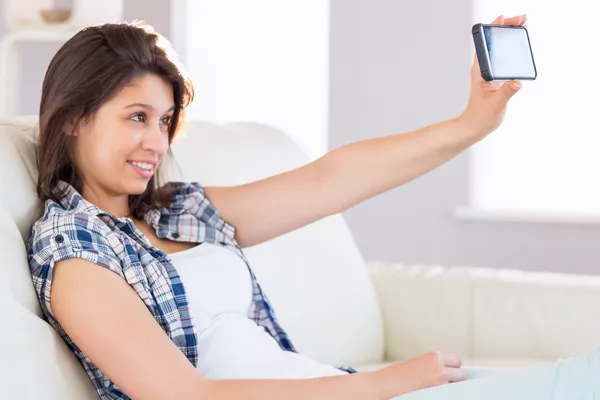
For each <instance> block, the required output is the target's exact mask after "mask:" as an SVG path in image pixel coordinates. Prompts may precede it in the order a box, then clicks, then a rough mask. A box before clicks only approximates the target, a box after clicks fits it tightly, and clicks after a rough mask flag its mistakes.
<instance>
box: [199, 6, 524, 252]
mask: <svg viewBox="0 0 600 400" xmlns="http://www.w3.org/2000/svg"><path fill="white" fill-rule="evenodd" d="M525 21H526V18H525V17H524V16H523V17H514V18H510V19H506V20H504V19H503V18H499V19H497V20H496V21H494V23H496V24H506V25H523V24H524V23H525ZM519 87H520V83H519V82H508V83H505V84H504V86H502V87H501V88H496V87H494V85H493V84H491V83H487V82H485V81H484V80H483V79H482V78H481V74H480V71H479V66H478V64H477V60H475V62H474V63H473V67H472V68H471V95H470V99H469V103H468V105H467V107H466V109H465V111H464V112H463V113H462V114H461V115H460V116H459V117H457V118H455V119H452V120H449V121H444V122H441V123H438V124H435V125H431V126H428V127H426V128H423V129H419V130H416V131H413V132H408V133H404V134H397V135H393V136H387V137H381V138H377V139H371V140H365V141H360V142H357V143H353V144H349V145H346V146H343V147H341V148H338V149H336V150H334V151H332V152H330V153H328V154H327V155H325V156H324V157H322V158H320V159H319V160H317V161H314V162H313V163H311V164H308V165H306V166H304V167H301V168H298V169H296V170H292V171H289V172H286V173H283V174H280V175H277V176H274V177H271V178H267V179H264V180H261V181H257V182H253V183H249V184H246V185H241V186H234V187H210V188H207V189H206V194H207V196H208V198H209V199H210V200H211V201H212V202H213V203H214V204H215V207H216V208H217V209H218V210H219V212H220V213H221V215H222V216H223V218H224V219H225V220H226V221H228V222H229V223H230V224H232V225H233V226H234V227H235V228H236V239H237V241H238V243H239V244H240V245H241V246H243V247H245V246H252V245H255V244H258V243H261V242H263V241H266V240H269V239H271V238H274V237H276V236H279V235H282V234H284V233H286V232H289V231H292V230H294V229H297V228H299V227H301V226H304V225H306V224H309V223H311V222H314V221H316V220H319V219H321V218H323V217H326V216H328V215H331V214H334V213H338V212H342V211H344V210H346V209H347V208H349V207H351V206H353V205H355V204H357V203H359V202H361V201H364V200H366V199H368V198H371V197H373V196H376V195H378V194H380V193H382V192H385V191H387V190H390V189H392V188H395V187H397V186H400V185H402V184H404V183H406V182H408V181H410V180H412V179H415V178H417V177H419V176H421V175H423V174H425V173H427V172H429V171H431V170H432V169H434V168H436V167H438V166H440V165H442V164H443V163H445V162H447V161H448V160H450V159H451V158H453V157H455V156H456V155H458V154H459V153H460V152H462V151H463V150H465V149H467V148H468V147H469V146H471V145H472V144H474V143H475V142H477V141H479V140H481V139H482V138H483V137H485V136H486V135H487V134H489V133H490V132H492V131H494V130H495V129H496V128H497V127H498V125H499V124H500V123H501V121H502V118H503V116H504V112H505V109H506V105H507V103H508V101H509V100H510V98H511V97H512V96H513V95H514V94H515V93H516V91H518V89H519Z"/></svg>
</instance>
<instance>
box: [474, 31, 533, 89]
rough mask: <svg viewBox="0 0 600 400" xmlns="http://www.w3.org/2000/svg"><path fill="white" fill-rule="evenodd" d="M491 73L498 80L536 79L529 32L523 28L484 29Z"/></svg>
mask: <svg viewBox="0 0 600 400" xmlns="http://www.w3.org/2000/svg"><path fill="white" fill-rule="evenodd" d="M484 35H485V42H486V46H487V50H488V54H489V56H490V64H491V67H492V70H491V71H490V72H491V73H492V75H493V76H494V77H495V78H496V79H502V78H503V77H515V78H523V79H527V78H530V79H534V78H535V75H536V74H535V66H534V63H533V56H532V54H531V47H530V44H529V38H528V36H527V32H526V31H525V29H522V28H516V29H515V28H501V27H493V26H491V27H490V26H486V27H484Z"/></svg>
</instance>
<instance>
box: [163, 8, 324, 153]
mask: <svg viewBox="0 0 600 400" xmlns="http://www.w3.org/2000/svg"><path fill="white" fill-rule="evenodd" d="M178 1H179V0H177V1H176V2H174V3H177V2H178ZM181 1H184V0H181ZM174 14H175V15H174V16H173V21H174V24H177V22H176V21H177V20H179V21H181V20H182V19H184V20H185V24H184V25H185V28H183V29H184V32H179V35H177V33H175V36H176V37H177V36H179V37H180V38H183V40H182V43H184V44H183V45H184V47H185V48H184V49H183V50H182V53H183V54H184V55H185V59H184V61H185V65H186V68H187V69H188V72H189V74H190V76H191V77H192V80H193V82H194V86H195V91H196V96H195V100H194V103H193V104H192V106H190V109H189V114H188V117H189V118H194V119H201V120H208V121H212V122H219V123H226V122H240V121H253V122H260V123H265V124H268V125H271V126H273V127H275V128H278V129H280V130H282V131H284V132H285V133H287V134H288V135H289V136H290V137H291V138H292V139H293V140H294V141H295V142H296V143H297V144H298V145H299V146H300V147H301V148H302V149H303V150H304V152H305V153H307V154H308V155H309V156H310V157H311V158H315V157H317V156H320V155H322V154H323V153H324V152H325V151H326V149H327V138H328V114H329V109H328V105H329V1H325V0H302V1H293V2H289V1H280V0H254V1H247V0H187V1H186V2H185V7H181V5H177V6H176V7H174ZM181 14H183V15H181ZM176 29H181V28H177V27H176ZM182 43H178V42H177V40H175V45H176V46H178V45H179V46H181V45H182Z"/></svg>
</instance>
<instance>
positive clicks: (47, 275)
mask: <svg viewBox="0 0 600 400" xmlns="http://www.w3.org/2000/svg"><path fill="white" fill-rule="evenodd" d="M59 185H60V186H61V187H65V188H66V189H67V193H66V195H65V196H64V197H63V198H62V199H61V201H60V202H58V203H57V202H55V201H52V200H48V201H47V202H46V204H45V210H44V215H43V217H42V218H41V219H40V220H38V221H37V222H36V223H35V224H34V225H33V228H32V235H31V238H30V240H29V251H28V257H29V265H30V268H31V274H32V278H33V283H34V286H35V290H36V292H37V294H38V296H39V300H40V304H41V307H42V311H43V314H44V316H45V318H46V319H47V321H48V322H49V323H50V324H51V325H52V326H53V327H54V328H55V329H56V330H57V331H58V332H59V334H60V335H61V336H62V338H63V339H64V340H65V341H66V342H67V344H68V345H69V346H70V347H71V349H72V350H73V352H74V353H75V355H76V356H77V357H78V358H79V360H80V362H81V364H82V365H83V367H84V368H85V371H86V373H87V374H88V376H89V377H90V378H91V380H92V382H93V384H94V386H95V388H96V391H97V392H98V394H99V395H100V398H101V399H129V397H128V396H127V395H126V394H125V393H123V392H122V391H121V390H120V389H119V388H118V387H117V385H115V384H114V383H113V382H112V381H111V380H110V379H109V378H108V377H106V376H105V375H104V374H103V373H102V371H100V369H99V368H98V367H97V366H95V365H94V364H93V363H92V361H91V360H90V359H89V358H88V357H87V356H86V355H85V354H83V352H82V351H81V350H80V349H79V348H78V347H77V346H76V345H75V343H73V341H72V340H71V339H70V338H69V336H68V335H67V334H66V333H65V331H64V330H63V329H62V328H61V326H60V324H59V323H58V322H57V321H56V319H55V318H54V314H53V313H52V310H51V308H50V288H51V285H52V269H53V267H54V264H55V263H56V262H59V261H63V260H67V259H70V258H75V257H77V258H83V259H85V260H88V261H90V262H92V263H94V264H98V265H100V266H102V267H105V268H108V269H110V270H111V271H113V272H114V273H116V274H117V275H119V276H120V277H122V278H123V279H125V280H126V281H127V283H128V284H129V285H130V286H131V287H132V288H133V289H134V290H135V291H136V293H137V294H138V296H139V297H140V298H141V299H142V300H143V302H144V303H145V304H146V306H147V307H148V309H149V310H150V311H151V313H152V315H153V316H154V318H155V320H156V322H157V323H158V324H159V325H160V326H161V328H162V329H163V330H164V331H165V333H166V334H167V335H168V336H169V337H170V338H171V340H172V341H173V342H174V343H175V344H176V345H177V347H179V349H180V350H181V351H182V352H183V354H185V356H186V357H187V358H188V360H189V361H190V362H191V363H192V364H193V365H194V367H196V366H197V364H198V349H197V343H196V334H195V331H194V325H193V322H192V319H191V317H190V312H189V309H188V301H187V298H186V295H185V291H184V287H183V285H182V283H181V280H180V278H179V275H178V274H177V271H176V270H175V268H174V267H173V265H172V264H171V262H170V260H169V257H168V255H167V254H166V253H165V252H163V251H161V250H159V249H157V248H156V247H154V246H152V245H151V244H150V242H149V241H148V239H147V238H146V237H145V236H144V235H143V234H142V233H141V232H140V231H139V230H137V229H136V227H135V225H134V223H133V221H131V220H130V219H128V218H116V217H114V216H112V215H110V214H109V213H107V212H104V211H102V210H100V209H99V208H98V207H96V206H95V205H93V204H91V203H90V202H88V201H86V200H85V199H83V197H82V196H81V195H80V194H79V193H78V192H77V191H76V190H75V189H74V188H73V187H71V186H70V185H68V184H67V183H65V182H61V183H60V184H59ZM144 219H145V220H146V222H148V223H149V224H150V225H151V226H152V227H153V228H154V229H156V233H157V235H158V237H159V238H167V239H171V240H175V241H185V242H196V243H202V242H207V243H212V244H217V245H221V246H224V247H226V248H228V249H230V250H231V251H233V252H235V253H236V254H237V255H238V256H240V257H241V258H242V259H243V260H244V262H246V264H247V265H248V261H247V260H246V257H245V256H244V254H243V252H242V250H241V249H240V247H239V246H238V245H237V243H236V241H235V240H234V228H233V227H232V226H231V225H229V224H228V223H227V222H225V221H224V220H223V219H222V218H221V217H220V215H219V213H218V212H217V210H216V209H215V207H214V206H213V205H212V204H211V203H210V202H209V200H208V199H207V198H206V196H205V195H204V189H203V187H202V186H200V185H199V184H197V183H191V184H179V185H178V186H177V189H176V190H175V195H174V198H173V202H172V205H171V207H170V208H168V209H167V208H159V209H154V210H151V211H149V212H148V213H147V214H146V215H145V217H144ZM248 268H249V269H250V266H249V265H248ZM250 273H251V276H252V286H253V296H252V305H251V307H250V311H249V315H248V317H249V318H250V319H252V320H253V321H255V322H256V323H257V324H258V325H259V326H262V327H264V328H265V329H266V331H267V332H268V333H269V334H271V336H272V337H273V338H274V339H275V340H276V341H277V343H279V346H280V347H281V348H282V349H283V350H287V351H295V349H294V346H293V345H292V343H291V341H290V339H289V338H288V336H287V335H286V333H285V332H284V331H283V329H282V328H281V327H280V326H279V324H278V323H277V320H276V318H275V313H274V312H273V309H272V308H271V305H270V304H269V301H268V300H267V297H266V296H265V295H264V293H263V291H262V290H261V288H260V285H259V284H258V282H257V280H256V277H255V276H254V273H253V272H252V270H250ZM351 372H352V371H351Z"/></svg>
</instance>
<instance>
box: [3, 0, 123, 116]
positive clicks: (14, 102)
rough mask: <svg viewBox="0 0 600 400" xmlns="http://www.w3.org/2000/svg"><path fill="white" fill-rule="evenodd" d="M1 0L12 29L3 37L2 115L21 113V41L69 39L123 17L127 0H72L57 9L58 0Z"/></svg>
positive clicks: (8, 24) (58, 40) (120, 19)
mask: <svg viewBox="0 0 600 400" xmlns="http://www.w3.org/2000/svg"><path fill="white" fill-rule="evenodd" d="M0 2H1V3H3V4H2V10H1V12H0V18H1V17H4V18H5V19H6V24H7V26H8V29H9V30H8V32H7V34H6V35H4V36H3V37H2V38H1V40H0V89H1V90H0V118H2V117H7V116H15V115H18V104H19V92H20V91H19V78H20V77H19V72H20V70H21V65H20V62H21V61H20V57H19V46H20V45H21V44H24V43H28V42H29V43H31V42H55V43H60V42H65V41H67V40H68V39H69V38H71V37H72V36H73V35H74V34H75V33H76V32H78V31H80V30H81V29H83V28H86V27H88V26H92V25H101V24H105V23H117V22H121V21H122V19H123V2H124V0H72V7H71V9H66V10H56V9H55V8H54V0H0ZM49 11H50V13H48V12H49ZM50 21H55V22H50Z"/></svg>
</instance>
